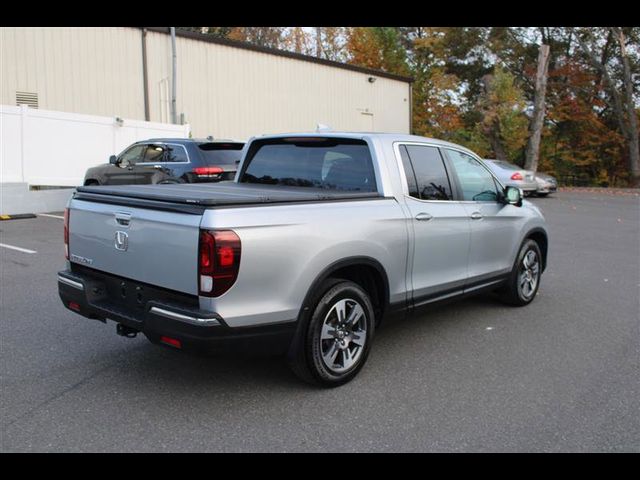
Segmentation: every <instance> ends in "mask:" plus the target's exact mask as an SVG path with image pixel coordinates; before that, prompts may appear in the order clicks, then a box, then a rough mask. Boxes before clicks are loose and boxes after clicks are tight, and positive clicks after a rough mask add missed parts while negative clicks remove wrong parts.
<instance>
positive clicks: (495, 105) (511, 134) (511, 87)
mask: <svg viewBox="0 0 640 480" xmlns="http://www.w3.org/2000/svg"><path fill="white" fill-rule="evenodd" d="M483 82H484V92H483V94H482V96H481V97H480V99H479V101H478V110H479V112H480V113H481V115H482V118H481V121H480V122H479V123H478V124H477V128H478V129H479V131H480V132H481V133H482V134H483V135H484V136H485V137H486V139H487V141H488V142H489V144H490V145H491V148H492V151H493V154H494V156H495V158H497V159H499V160H506V161H511V162H514V161H516V160H517V159H518V158H519V157H520V156H521V153H522V148H523V147H524V145H525V143H526V141H527V119H526V117H525V115H524V109H525V100H524V94H523V92H522V90H521V89H520V88H519V87H518V85H517V84H516V82H515V78H514V76H513V75H512V74H511V73H509V72H507V71H506V70H504V69H503V68H502V67H500V66H496V67H495V69H494V72H493V74H488V75H485V76H484V77H483Z"/></svg>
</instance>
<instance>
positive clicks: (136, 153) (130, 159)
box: [118, 145, 147, 167]
mask: <svg viewBox="0 0 640 480" xmlns="http://www.w3.org/2000/svg"><path fill="white" fill-rule="evenodd" d="M146 148H147V146H146V145H134V146H133V147H131V148H129V149H128V150H125V151H124V152H123V153H122V154H121V155H120V158H119V159H118V163H119V164H120V166H122V167H125V166H127V165H135V164H136V163H138V162H141V161H142V155H143V153H144V150H145V149H146Z"/></svg>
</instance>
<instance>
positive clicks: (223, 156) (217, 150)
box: [198, 143, 244, 165]
mask: <svg viewBox="0 0 640 480" xmlns="http://www.w3.org/2000/svg"><path fill="white" fill-rule="evenodd" d="M243 146H244V144H243V143H201V144H199V145H198V148H199V149H200V153H201V154H202V158H203V159H204V163H205V164H207V165H236V164H237V163H238V162H239V160H240V154H241V153H242V147H243Z"/></svg>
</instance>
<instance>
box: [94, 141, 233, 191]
mask: <svg viewBox="0 0 640 480" xmlns="http://www.w3.org/2000/svg"><path fill="white" fill-rule="evenodd" d="M243 147H244V143H242V142H235V141H231V140H202V139H191V138H152V139H150V140H144V141H140V142H136V143H134V144H133V145H131V146H129V147H127V148H126V149H125V150H124V151H123V152H122V153H121V154H120V155H118V156H115V155H112V156H111V158H109V163H106V164H103V165H98V166H97V167H92V168H90V169H88V170H87V173H86V174H85V177H84V184H85V185H127V184H145V183H154V184H155V183H196V182H218V181H220V180H233V177H234V176H235V174H236V168H237V165H238V162H239V161H240V154H241V151H242V148H243Z"/></svg>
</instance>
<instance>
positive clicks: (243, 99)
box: [0, 27, 410, 139]
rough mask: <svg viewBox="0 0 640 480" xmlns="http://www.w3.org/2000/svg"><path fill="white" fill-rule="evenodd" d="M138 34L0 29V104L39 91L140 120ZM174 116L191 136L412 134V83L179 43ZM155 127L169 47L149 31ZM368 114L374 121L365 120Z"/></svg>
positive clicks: (43, 101) (48, 103) (166, 86)
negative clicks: (320, 127) (323, 129)
mask: <svg viewBox="0 0 640 480" xmlns="http://www.w3.org/2000/svg"><path fill="white" fill-rule="evenodd" d="M141 35H142V33H141V31H140V30H139V29H137V28H126V27H106V28H13V27H12V28H2V29H0V43H1V48H2V50H1V53H2V58H1V59H0V67H1V73H2V75H1V83H2V85H1V89H0V94H1V95H2V99H1V102H0V103H2V104H5V105H15V92H16V90H24V91H34V92H37V93H38V96H39V103H40V108H43V109H51V110H59V111H67V112H75V113H88V114H94V115H106V116H116V115H117V116H120V117H127V118H132V119H144V96H143V95H144V93H143V85H142V82H143V80H142V44H141V41H142V40H141ZM177 50H178V85H177V113H178V118H180V117H179V115H180V113H184V114H185V120H186V122H187V123H190V124H191V126H192V129H193V136H196V137H199V136H206V135H209V134H212V135H214V136H215V137H218V138H237V139H247V138H248V137H250V136H252V135H260V134H262V133H274V132H287V131H301V130H314V129H315V127H316V124H317V123H326V124H329V125H331V126H332V127H333V128H334V129H336V130H339V129H340V130H352V131H362V130H370V129H371V128H373V130H375V131H387V132H398V133H409V101H410V99H409V90H408V88H407V83H406V82H402V81H397V80H391V79H387V78H382V77H377V81H376V82H375V83H373V84H371V83H369V82H368V81H367V78H368V77H369V75H368V74H364V73H359V72H355V71H349V70H344V69H340V68H334V67H329V66H325V65H320V64H315V63H311V62H305V61H300V60H295V59H290V58H285V57H280V56H275V55H270V54H266V53H260V52H254V51H250V50H244V49H239V48H234V47H229V46H224V45H216V44H212V43H207V42H202V41H198V40H193V39H187V38H181V37H178V38H177ZM147 62H148V78H149V110H150V120H151V121H155V122H169V121H170V92H171V89H170V80H171V39H170V36H169V35H166V34H161V33H156V32H148V34H147ZM364 109H369V111H370V112H372V113H373V124H372V127H371V117H369V116H365V115H362V113H361V110H364Z"/></svg>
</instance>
